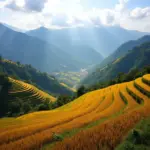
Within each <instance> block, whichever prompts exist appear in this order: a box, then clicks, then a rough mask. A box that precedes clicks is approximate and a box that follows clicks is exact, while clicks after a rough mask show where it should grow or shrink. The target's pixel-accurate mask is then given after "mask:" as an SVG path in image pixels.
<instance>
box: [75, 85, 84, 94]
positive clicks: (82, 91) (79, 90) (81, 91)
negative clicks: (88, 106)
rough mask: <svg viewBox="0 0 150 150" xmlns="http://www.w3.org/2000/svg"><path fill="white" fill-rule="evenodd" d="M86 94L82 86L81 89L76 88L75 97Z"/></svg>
mask: <svg viewBox="0 0 150 150" xmlns="http://www.w3.org/2000/svg"><path fill="white" fill-rule="evenodd" d="M85 93H86V88H85V86H84V85H82V86H81V87H79V88H78V90H77V97H80V96H82V95H83V94H85Z"/></svg>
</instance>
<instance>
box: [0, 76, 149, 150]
mask: <svg viewBox="0 0 150 150" xmlns="http://www.w3.org/2000/svg"><path fill="white" fill-rule="evenodd" d="M149 81H150V75H146V76H144V77H143V78H138V79H136V80H135V81H131V82H127V83H122V84H116V85H113V86H110V87H107V88H104V89H101V90H96V91H93V92H89V93H87V94H85V95H83V96H81V97H79V98H77V99H76V100H74V101H72V102H71V103H69V104H67V105H64V106H62V107H60V108H57V109H55V110H51V111H43V112H35V113H31V114H27V115H24V116H21V117H18V118H14V119H11V118H10V120H9V119H4V120H0V124H1V126H0V150H33V149H41V148H43V147H45V146H46V145H47V146H46V149H55V150H76V149H79V150H80V149H82V150H97V149H107V150H109V149H110V150H112V149H114V148H115V147H116V145H118V144H119V143H120V142H121V140H122V138H123V137H124V135H125V134H127V132H128V131H129V130H130V129H131V128H132V127H134V125H135V124H136V123H137V122H138V121H139V120H141V118H143V117H146V116H147V115H149V114H150V110H149V107H150V98H149V92H150V86H149V84H148V83H149ZM24 86H25V85H24ZM25 87H26V88H23V89H20V91H19V90H18V92H20V93H21V92H22V91H24V90H25V89H26V90H29V89H30V88H29V87H28V86H27V85H26V86H25ZM28 88H29V89H28ZM11 94H14V93H13V91H11ZM7 122H9V125H7V126H5V124H6V123H7ZM95 122H97V123H95ZM91 124H92V125H91ZM87 126H90V127H91V128H90V129H86V130H84V129H85V128H86V127H87ZM75 129H76V130H78V129H82V130H79V132H77V133H76V134H74V136H73V135H72V136H71V137H69V138H65V139H64V140H63V141H61V142H58V141H57V140H56V139H55V138H54V136H55V135H56V134H57V135H61V134H62V135H63V133H66V132H68V133H71V131H72V130H75ZM54 143H55V145H53V147H51V145H52V144H54Z"/></svg>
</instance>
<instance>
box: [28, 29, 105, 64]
mask: <svg viewBox="0 0 150 150" xmlns="http://www.w3.org/2000/svg"><path fill="white" fill-rule="evenodd" d="M70 30H71V29H70ZM71 33H73V32H71V31H69V29H61V30H48V29H46V28H44V27H41V28H39V29H36V30H32V31H29V32H27V34H28V35H30V36H34V37H38V38H40V39H42V40H45V41H47V42H48V43H50V44H54V45H56V46H57V47H59V48H61V49H62V50H63V51H64V52H66V53H69V54H70V55H71V56H72V57H73V58H74V59H76V60H78V61H80V62H83V63H85V64H87V65H91V64H99V63H100V62H101V61H102V60H103V56H102V55H101V54H100V53H99V52H97V51H96V50H95V49H94V48H93V47H90V45H88V44H87V43H86V42H84V41H83V42H82V41H80V39H81V38H80V37H79V36H76V35H74V34H75V33H73V35H72V34H71Z"/></svg>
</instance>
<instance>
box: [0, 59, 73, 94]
mask: <svg viewBox="0 0 150 150" xmlns="http://www.w3.org/2000/svg"><path fill="white" fill-rule="evenodd" d="M1 59H2V58H1ZM0 72H3V73H5V74H8V75H9V76H10V77H12V78H14V79H18V80H23V81H25V82H27V83H29V84H33V85H35V86H36V87H38V88H39V89H42V90H44V91H46V92H48V93H50V94H51V95H61V94H66V95H72V93H73V91H71V90H70V89H68V88H66V87H64V86H63V85H61V84H60V83H59V82H58V81H57V79H56V78H55V77H54V76H52V75H49V74H47V73H42V72H40V71H38V70H36V69H35V68H33V67H32V66H31V65H22V64H20V62H17V63H15V62H13V61H10V60H5V59H2V60H1V61H0Z"/></svg>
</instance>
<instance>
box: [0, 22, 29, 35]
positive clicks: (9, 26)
mask: <svg viewBox="0 0 150 150" xmlns="http://www.w3.org/2000/svg"><path fill="white" fill-rule="evenodd" d="M2 24H3V25H4V26H6V27H8V28H10V29H11V30H14V31H17V32H23V33H25V32H27V31H26V30H23V29H19V28H16V27H14V26H11V25H9V24H6V23H2Z"/></svg>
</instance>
